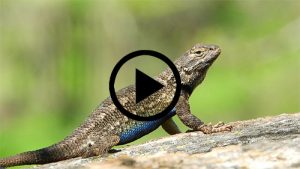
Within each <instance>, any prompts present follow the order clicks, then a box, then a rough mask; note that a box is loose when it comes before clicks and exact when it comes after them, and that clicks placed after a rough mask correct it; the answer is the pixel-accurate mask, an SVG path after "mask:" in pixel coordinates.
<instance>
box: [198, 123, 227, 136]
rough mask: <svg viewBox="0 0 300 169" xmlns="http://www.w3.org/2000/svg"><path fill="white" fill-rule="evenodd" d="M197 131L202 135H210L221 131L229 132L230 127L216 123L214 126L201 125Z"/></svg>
mask: <svg viewBox="0 0 300 169" xmlns="http://www.w3.org/2000/svg"><path fill="white" fill-rule="evenodd" d="M197 130H198V131H202V132H203V133H204V134H211V133H219V132H223V131H231V130H232V126H231V125H225V123H224V122H218V123H217V124H215V125H212V124H210V123H209V124H203V125H201V126H199V127H198V129H197Z"/></svg>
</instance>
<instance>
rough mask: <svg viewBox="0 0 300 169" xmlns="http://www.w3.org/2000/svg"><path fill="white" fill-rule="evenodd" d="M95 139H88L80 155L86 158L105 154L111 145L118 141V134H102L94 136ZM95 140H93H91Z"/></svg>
mask: <svg viewBox="0 0 300 169" xmlns="http://www.w3.org/2000/svg"><path fill="white" fill-rule="evenodd" d="M94 138H95V139H90V140H89V141H88V142H87V143H86V145H85V150H84V151H83V153H82V157H84V158H88V157H92V156H101V155H104V154H106V153H107V152H108V151H109V150H110V149H111V148H112V147H113V146H115V145H117V144H118V143H119V141H120V138H119V136H116V135H113V136H105V137H104V136H103V137H100V138H99V137H94ZM92 140H95V141H92Z"/></svg>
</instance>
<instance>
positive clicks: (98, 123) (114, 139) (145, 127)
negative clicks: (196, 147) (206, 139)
mask: <svg viewBox="0 0 300 169" xmlns="http://www.w3.org/2000/svg"><path fill="white" fill-rule="evenodd" d="M220 53H221V49H220V47H218V46H217V45H207V44H200V43H198V44H196V45H194V46H193V47H192V48H191V49H189V50H188V51H186V52H185V53H184V54H183V55H182V56H181V57H179V58H178V59H176V60H175V61H174V62H173V63H174V65H175V66H176V68H177V70H178V72H179V74H180V78H181V84H182V89H181V91H180V92H181V93H180V97H179V100H178V102H177V103H176V106H175V107H174V108H173V109H172V111H170V112H168V113H167V114H166V115H164V116H163V117H161V118H159V119H156V120H151V121H138V120H133V119H131V118H128V117H127V116H125V115H123V114H122V113H121V112H120V111H119V110H118V109H117V108H116V106H115V105H114V104H113V102H112V100H111V97H108V98H107V99H105V100H104V101H103V102H102V103H101V104H100V105H99V106H97V108H96V109H95V110H94V111H93V112H92V113H91V114H90V115H89V116H88V118H87V119H86V120H85V121H84V122H83V123H82V124H81V125H80V126H79V127H78V128H77V129H75V130H74V131H73V132H72V133H71V134H70V135H69V136H67V137H66V138H65V139H63V140H62V141H60V142H58V143H55V144H53V145H50V146H48V147H45V148H41V149H38V150H35V151H28V152H24V153H20V154H17V155H15V156H10V157H6V158H2V159H0V167H10V166H17V165H30V164H45V163H51V162H57V161H62V160H66V159H70V158H76V157H82V158H87V157H92V156H101V155H104V154H106V153H107V152H108V151H109V150H110V149H111V148H112V147H113V146H116V145H122V144H126V143H129V142H132V141H134V140H137V139H139V138H140V137H142V136H144V135H147V134H148V133H150V132H152V131H154V130H155V129H157V128H158V127H160V126H162V128H163V129H164V130H165V131H166V132H167V133H168V134H171V135H173V134H178V133H181V131H180V130H179V128H178V127H177V125H176V124H175V122H174V121H173V119H172V117H173V116H175V115H177V116H178V117H179V119H180V120H181V121H182V122H183V124H184V125H186V126H187V127H189V128H190V129H191V131H201V132H203V133H205V134H210V133H217V132H223V131H231V129H232V126H231V125H226V124H224V123H218V124H216V125H212V124H205V123H204V122H203V121H201V120H200V119H199V118H198V117H196V116H195V115H193V114H192V113H191V109H190V105H189V102H188V100H189V98H190V96H191V94H192V92H193V91H194V89H195V88H196V87H197V86H198V85H199V84H201V82H202V81H203V80H204V78H205V76H206V73H207V70H208V69H209V67H210V66H211V65H212V64H213V62H214V61H215V60H216V59H217V58H218V56H219V55H220ZM155 79H156V80H157V81H159V82H160V83H162V84H164V87H163V88H162V89H160V90H159V91H157V92H155V93H153V94H152V95H150V96H149V97H147V98H145V99H144V100H142V101H141V102H139V103H138V104H139V105H138V104H135V102H134V101H135V86H134V85H130V86H127V87H125V88H123V89H121V90H119V91H117V92H116V94H117V97H118V100H119V101H120V102H121V104H122V105H123V106H124V108H126V109H127V110H129V111H131V112H132V113H133V114H136V115H140V116H145V115H146V116H151V115H154V114H157V112H160V111H162V110H163V109H164V108H165V107H166V106H167V105H168V104H169V103H170V102H171V100H172V96H173V95H172V94H171V93H175V92H174V91H175V86H176V85H175V84H176V83H175V78H174V75H173V73H172V71H171V69H170V68H167V69H166V70H164V71H163V72H162V73H160V74H159V75H158V76H156V77H155Z"/></svg>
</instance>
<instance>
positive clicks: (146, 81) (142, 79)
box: [135, 69, 164, 103]
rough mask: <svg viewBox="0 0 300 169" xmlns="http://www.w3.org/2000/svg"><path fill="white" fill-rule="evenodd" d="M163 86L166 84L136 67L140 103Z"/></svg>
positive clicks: (137, 99) (137, 94)
mask: <svg viewBox="0 0 300 169" xmlns="http://www.w3.org/2000/svg"><path fill="white" fill-rule="evenodd" d="M163 87H164V85H162V84H160V83H159V82H157V81H156V80H154V79H152V78H151V77H150V76H148V75H146V74H145V73H143V72H141V71H140V70H138V69H135V88H136V96H135V97H136V100H135V102H136V103H139V102H140V101H142V100H144V99H145V98H147V97H148V96H150V95H152V94H153V93H155V92H157V91H158V90H160V89H161V88H163Z"/></svg>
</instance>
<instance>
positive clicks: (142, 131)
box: [118, 108, 176, 145]
mask: <svg viewBox="0 0 300 169" xmlns="http://www.w3.org/2000/svg"><path fill="white" fill-rule="evenodd" d="M175 114H176V110H175V108H173V109H172V111H170V112H169V113H168V114H167V115H165V116H164V117H162V118H160V119H157V120H153V121H138V122H137V124H135V125H134V126H132V127H131V128H130V129H129V130H126V131H123V132H122V133H121V135H120V142H119V144H118V145H121V144H126V143H129V142H131V141H134V140H136V139H138V138H140V137H142V136H144V135H146V134H148V133H150V132H152V131H153V130H155V129H157V128H158V127H159V126H160V125H161V124H162V123H163V122H164V121H166V120H167V119H169V118H171V117H172V116H174V115H175Z"/></svg>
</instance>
